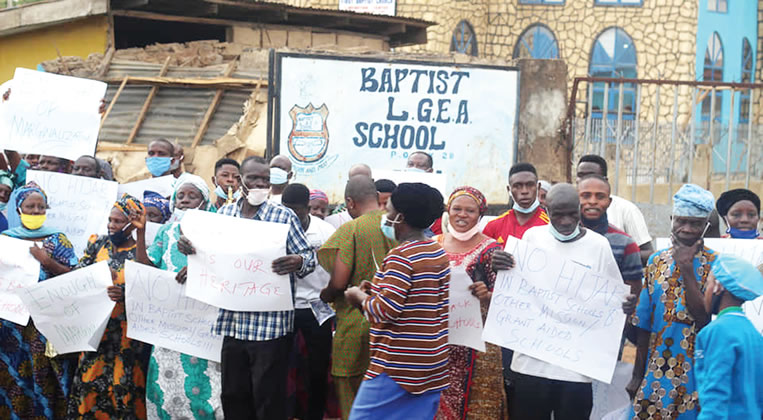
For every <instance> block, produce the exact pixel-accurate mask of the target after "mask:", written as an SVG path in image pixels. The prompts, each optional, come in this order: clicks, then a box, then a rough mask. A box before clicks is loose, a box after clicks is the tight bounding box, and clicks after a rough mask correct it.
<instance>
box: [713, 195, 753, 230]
mask: <svg viewBox="0 0 763 420" xmlns="http://www.w3.org/2000/svg"><path fill="white" fill-rule="evenodd" d="M715 208H716V209H717V210H718V215H719V216H721V217H722V218H723V220H724V221H725V222H726V226H727V227H726V234H725V235H723V236H721V237H722V238H733V239H756V238H757V239H763V237H761V236H760V232H759V231H758V223H760V197H758V195H757V194H755V193H754V192H752V191H750V190H746V189H744V188H738V189H735V190H730V191H726V192H725V193H723V194H721V196H720V197H719V198H718V201H717V202H716V203H715Z"/></svg>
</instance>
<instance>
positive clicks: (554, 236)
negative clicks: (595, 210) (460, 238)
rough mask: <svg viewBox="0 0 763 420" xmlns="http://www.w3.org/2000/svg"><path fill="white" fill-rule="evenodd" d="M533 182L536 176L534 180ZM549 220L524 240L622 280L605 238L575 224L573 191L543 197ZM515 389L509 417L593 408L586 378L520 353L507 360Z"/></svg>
mask: <svg viewBox="0 0 763 420" xmlns="http://www.w3.org/2000/svg"><path fill="white" fill-rule="evenodd" d="M535 184H537V180H536V182H535ZM547 203H548V215H549V218H550V224H548V225H545V226H536V227H533V228H531V229H530V230H528V231H527V232H525V234H524V237H523V240H525V241H527V242H530V243H532V244H533V245H535V246H538V247H541V248H545V249H548V250H551V251H552V252H553V254H554V255H558V256H559V258H560V259H561V258H563V259H568V260H571V261H574V262H575V263H577V264H579V265H582V266H584V267H589V268H590V269H591V270H593V271H595V272H599V273H602V274H603V275H604V276H606V277H609V278H616V279H618V280H620V279H621V276H620V272H619V270H618V267H617V263H616V262H615V259H614V256H613V255H612V251H611V249H610V245H609V242H607V240H606V239H605V238H604V237H603V236H601V235H597V234H596V233H593V232H591V231H589V230H588V229H586V228H584V227H580V201H579V198H578V192H577V190H576V189H575V187H573V186H572V185H570V184H566V183H560V184H556V185H554V186H553V187H552V188H551V191H549V193H548V196H547ZM635 299H636V296H635V295H631V296H629V297H628V300H627V301H626V303H624V304H623V311H624V312H625V313H628V312H630V311H632V307H633V304H634V303H635ZM511 370H512V371H513V372H514V375H515V378H513V381H514V390H513V393H512V395H511V396H510V398H511V401H510V405H509V410H510V413H509V418H513V419H537V420H548V419H550V418H551V416H552V414H553V417H554V418H555V419H557V420H587V419H588V418H589V416H590V415H591V409H592V407H593V393H592V388H591V378H588V377H586V376H583V375H580V374H579V373H576V372H573V371H570V370H567V369H564V368H561V367H558V366H554V365H551V364H549V363H546V362H543V361H541V360H538V359H535V358H533V357H530V356H528V355H525V354H522V353H520V352H515V353H514V358H513V360H512V362H511Z"/></svg>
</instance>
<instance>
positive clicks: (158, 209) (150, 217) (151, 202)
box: [143, 191, 172, 225]
mask: <svg viewBox="0 0 763 420" xmlns="http://www.w3.org/2000/svg"><path fill="white" fill-rule="evenodd" d="M143 205H144V206H145V207H146V220H147V221H149V222H152V223H159V224H160V225H163V224H165V223H166V222H167V220H169V219H170V216H172V211H171V210H170V200H167V199H166V198H164V197H162V195H161V194H159V193H157V192H153V191H146V192H144V193H143Z"/></svg>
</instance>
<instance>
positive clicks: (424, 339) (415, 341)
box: [345, 183, 450, 420]
mask: <svg viewBox="0 0 763 420" xmlns="http://www.w3.org/2000/svg"><path fill="white" fill-rule="evenodd" d="M442 211H443V198H442V195H441V194H440V193H439V192H438V191H437V190H435V189H434V188H431V187H429V186H427V185H424V184H420V183H404V184H400V185H399V186H398V187H397V188H396V189H395V191H394V192H393V193H392V196H391V197H390V199H389V201H388V202H387V215H386V216H385V217H383V218H382V225H381V229H382V232H383V233H384V234H385V236H387V237H388V238H390V239H392V240H397V241H398V242H400V245H399V246H398V247H397V248H394V249H392V250H391V251H390V252H389V254H387V257H386V258H385V259H384V263H383V264H382V267H381V269H380V270H379V271H378V272H377V273H376V275H375V277H374V281H373V283H370V282H363V283H362V284H361V285H360V287H352V288H350V289H348V290H347V291H346V292H345V297H346V298H347V301H348V302H350V303H351V304H354V305H356V306H358V307H359V308H361V310H362V311H363V313H364V314H365V316H366V317H367V318H368V320H369V322H370V324H371V328H370V349H371V363H370V365H369V367H368V371H366V375H365V378H364V381H363V384H362V385H361V386H360V389H359V390H358V395H357V396H356V397H355V402H354V403H353V406H352V411H351V412H350V420H364V419H380V418H384V419H427V420H428V419H432V418H434V415H435V412H436V411H437V406H438V404H439V401H440V392H441V391H442V390H443V389H445V388H447V386H448V383H449V376H448V369H447V365H448V287H449V281H450V264H449V261H448V257H447V255H446V254H445V251H444V250H443V249H442V247H441V246H440V244H438V243H437V242H435V241H432V240H431V239H429V238H427V237H426V236H425V235H424V233H423V231H424V230H425V229H427V228H428V227H429V226H430V225H431V224H432V223H433V222H434V221H435V220H436V219H437V218H438V217H439V216H440V215H441V214H442Z"/></svg>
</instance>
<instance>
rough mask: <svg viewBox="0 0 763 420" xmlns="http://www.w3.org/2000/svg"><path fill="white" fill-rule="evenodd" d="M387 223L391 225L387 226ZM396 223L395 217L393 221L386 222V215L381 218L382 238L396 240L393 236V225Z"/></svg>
mask: <svg viewBox="0 0 763 420" xmlns="http://www.w3.org/2000/svg"><path fill="white" fill-rule="evenodd" d="M398 216H399V215H398ZM387 222H389V223H391V224H387ZM398 223H400V221H398V220H397V216H396V217H395V220H387V215H386V214H385V215H384V216H382V218H381V231H382V233H383V234H384V236H386V237H387V238H388V239H389V240H391V241H396V240H397V237H396V236H395V225H396V224H398Z"/></svg>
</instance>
